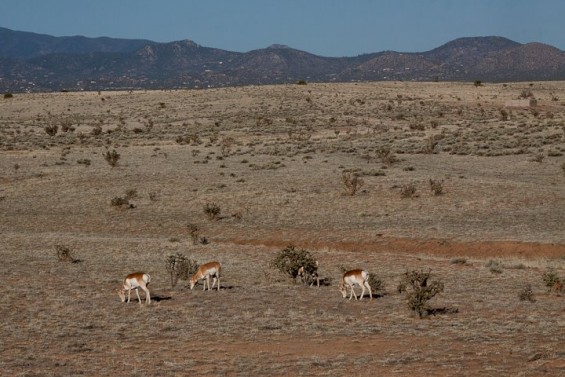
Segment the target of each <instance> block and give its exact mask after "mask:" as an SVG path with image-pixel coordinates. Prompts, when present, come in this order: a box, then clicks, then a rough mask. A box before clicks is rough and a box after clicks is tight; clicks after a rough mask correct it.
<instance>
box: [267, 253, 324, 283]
mask: <svg viewBox="0 0 565 377" xmlns="http://www.w3.org/2000/svg"><path fill="white" fill-rule="evenodd" d="M271 266H272V267H273V268H275V269H277V270H279V271H280V272H282V273H283V274H285V275H287V276H289V277H291V278H292V279H296V277H297V276H298V270H299V269H300V267H304V270H305V271H306V272H308V273H311V272H313V271H315V270H316V268H317V267H316V260H315V259H314V257H313V256H312V254H311V253H310V252H309V251H308V250H305V249H297V248H295V247H294V246H293V245H288V246H287V247H285V248H284V249H282V250H280V251H279V252H278V253H277V255H275V258H274V259H273V260H272V261H271Z"/></svg>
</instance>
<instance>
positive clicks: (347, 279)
mask: <svg viewBox="0 0 565 377" xmlns="http://www.w3.org/2000/svg"><path fill="white" fill-rule="evenodd" d="M355 284H357V285H359V286H360V287H361V288H362V291H361V300H362V299H363V296H364V295H365V287H367V288H368V289H369V295H370V298H369V299H370V300H372V299H373V292H372V291H371V286H370V285H369V273H368V272H367V271H365V270H351V271H347V272H346V273H344V274H343V277H342V278H341V281H340V282H339V291H340V292H341V294H342V295H343V298H346V297H347V287H349V289H350V290H351V291H350V293H349V299H350V300H351V298H352V296H355V300H357V295H356V294H355V290H354V289H353V286H354V285H355Z"/></svg>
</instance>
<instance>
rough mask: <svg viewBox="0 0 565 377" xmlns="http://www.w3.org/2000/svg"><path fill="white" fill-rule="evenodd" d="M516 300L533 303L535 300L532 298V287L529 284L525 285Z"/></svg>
mask: <svg viewBox="0 0 565 377" xmlns="http://www.w3.org/2000/svg"><path fill="white" fill-rule="evenodd" d="M518 298H519V299H520V301H526V300H527V301H530V302H535V301H536V300H535V298H534V291H533V289H532V285H531V284H526V285H525V286H524V287H523V288H522V289H521V290H520V292H518Z"/></svg>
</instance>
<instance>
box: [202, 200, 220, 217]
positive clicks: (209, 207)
mask: <svg viewBox="0 0 565 377" xmlns="http://www.w3.org/2000/svg"><path fill="white" fill-rule="evenodd" d="M221 212H222V209H221V208H220V206H219V205H217V204H216V203H206V204H205V205H204V213H205V214H206V216H208V219H210V220H212V221H218V220H219V219H220V213H221Z"/></svg>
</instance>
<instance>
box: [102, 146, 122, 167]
mask: <svg viewBox="0 0 565 377" xmlns="http://www.w3.org/2000/svg"><path fill="white" fill-rule="evenodd" d="M104 159H105V160H106V162H107V163H108V165H110V166H111V167H116V166H117V165H118V160H119V159H120V154H119V153H118V152H116V150H115V149H112V150H111V151H106V153H104Z"/></svg>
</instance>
